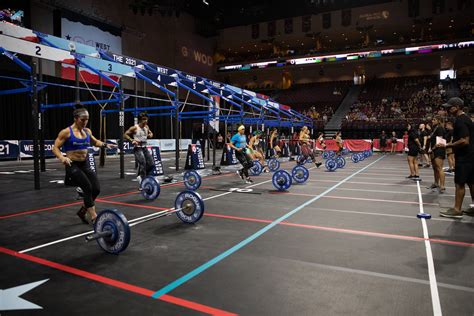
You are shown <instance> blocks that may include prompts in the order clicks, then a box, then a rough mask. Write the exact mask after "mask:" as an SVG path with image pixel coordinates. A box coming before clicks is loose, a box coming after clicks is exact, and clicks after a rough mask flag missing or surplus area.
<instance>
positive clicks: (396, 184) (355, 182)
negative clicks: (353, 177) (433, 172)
mask: <svg viewBox="0 0 474 316" xmlns="http://www.w3.org/2000/svg"><path fill="white" fill-rule="evenodd" d="M307 182H338V181H337V180H328V179H322V180H307ZM346 183H348V184H373V185H383V186H396V187H400V186H404V187H416V184H400V183H383V182H364V181H347V182H346ZM446 188H447V189H454V187H448V186H447V187H446ZM443 196H444V194H443Z"/></svg>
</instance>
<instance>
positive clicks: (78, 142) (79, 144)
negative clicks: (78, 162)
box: [63, 126, 91, 152]
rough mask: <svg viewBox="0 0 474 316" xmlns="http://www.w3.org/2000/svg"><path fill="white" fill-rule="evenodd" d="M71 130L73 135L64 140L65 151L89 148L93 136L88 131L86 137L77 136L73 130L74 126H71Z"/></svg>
mask: <svg viewBox="0 0 474 316" xmlns="http://www.w3.org/2000/svg"><path fill="white" fill-rule="evenodd" d="M69 132H70V133H71V136H70V137H69V138H68V139H67V140H66V141H65V142H64V145H63V150H64V151H66V152H67V151H73V150H83V149H87V148H88V147H90V145H91V136H90V135H89V133H87V132H86V135H87V136H86V138H77V137H76V135H74V133H73V131H72V127H71V126H69Z"/></svg>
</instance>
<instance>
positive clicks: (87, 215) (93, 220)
mask: <svg viewBox="0 0 474 316" xmlns="http://www.w3.org/2000/svg"><path fill="white" fill-rule="evenodd" d="M85 218H86V220H87V224H88V225H92V226H94V224H95V220H96V219H97V217H96V218H94V219H92V218H91V214H89V212H86V214H85Z"/></svg>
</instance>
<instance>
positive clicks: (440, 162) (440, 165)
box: [433, 157, 445, 190]
mask: <svg viewBox="0 0 474 316" xmlns="http://www.w3.org/2000/svg"><path fill="white" fill-rule="evenodd" d="M435 164H436V169H437V171H438V181H439V184H438V185H439V188H440V190H444V182H445V176H444V169H443V164H444V159H443V158H441V157H436V158H435V159H434V161H433V165H435Z"/></svg>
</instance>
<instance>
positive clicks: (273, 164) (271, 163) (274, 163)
mask: <svg viewBox="0 0 474 316" xmlns="http://www.w3.org/2000/svg"><path fill="white" fill-rule="evenodd" d="M267 164H268V169H270V171H271V172H274V171H277V170H278V169H280V162H279V161H278V159H276V158H271V159H269V160H268V163H267Z"/></svg>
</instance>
